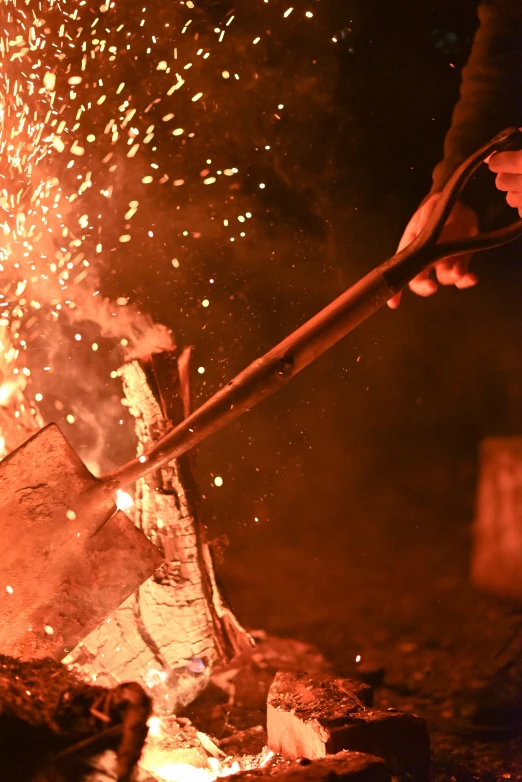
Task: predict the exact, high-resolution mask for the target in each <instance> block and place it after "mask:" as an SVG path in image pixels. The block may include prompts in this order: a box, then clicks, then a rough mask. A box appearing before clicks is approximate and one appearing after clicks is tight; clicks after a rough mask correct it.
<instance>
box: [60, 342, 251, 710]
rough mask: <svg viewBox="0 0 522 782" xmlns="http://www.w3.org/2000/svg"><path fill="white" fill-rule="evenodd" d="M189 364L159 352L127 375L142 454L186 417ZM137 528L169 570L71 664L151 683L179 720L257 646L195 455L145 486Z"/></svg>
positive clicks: (107, 678) (139, 489)
mask: <svg viewBox="0 0 522 782" xmlns="http://www.w3.org/2000/svg"><path fill="white" fill-rule="evenodd" d="M188 356H189V354H188V352H184V353H182V354H181V355H180V356H178V355H176V354H175V353H174V352H168V353H160V354H156V355H154V356H151V357H148V358H146V359H141V360H135V361H132V362H130V363H128V364H126V365H125V366H124V367H123V369H122V370H121V375H122V378H123V386H124V391H125V397H126V400H127V403H128V406H129V410H130V412H131V414H132V415H133V417H134V419H135V429H136V435H137V438H138V455H141V454H142V453H144V452H145V451H146V450H148V449H149V448H151V447H152V445H153V444H154V443H155V442H156V441H157V440H158V439H159V438H160V437H162V436H163V435H164V434H165V433H166V432H167V431H168V430H169V429H171V428H172V427H173V426H175V425H176V424H177V423H179V422H180V421H181V420H182V419H183V417H185V416H186V415H187V414H188V412H189V406H190V394H189V385H188V372H187V370H188ZM135 521H136V524H137V526H138V527H139V528H141V529H142V530H143V532H144V533H145V534H146V535H147V536H148V537H149V538H150V540H151V541H152V542H153V543H155V545H156V546H158V548H160V550H161V551H162V552H163V553H164V555H165V563H164V565H163V566H162V568H160V570H159V571H158V572H157V573H156V574H155V576H154V577H153V578H151V579H149V580H148V581H147V582H146V583H145V584H143V586H141V587H140V588H139V589H138V591H137V592H136V593H135V594H134V595H132V597H130V598H129V599H128V600H126V601H125V602H124V603H123V604H122V605H121V606H120V608H119V609H118V610H117V611H116V612H114V613H113V614H112V616H111V617H110V618H109V619H108V620H107V622H105V623H104V624H103V625H102V626H100V627H99V628H98V629H97V630H96V631H94V632H93V633H91V634H90V635H89V636H87V638H85V639H84V641H83V642H82V643H81V644H80V645H79V646H78V647H77V648H76V649H75V650H74V651H73V652H72V654H71V655H70V656H69V657H68V658H67V662H72V663H74V665H75V667H76V668H77V669H78V670H80V671H81V672H82V673H83V674H85V675H87V676H89V677H92V678H97V679H98V681H103V682H108V683H111V684H113V683H114V682H121V681H123V680H128V679H134V680H138V681H144V682H145V684H146V686H147V687H148V688H149V690H151V691H152V692H153V693H154V695H155V701H156V706H157V708H159V709H160V710H165V711H167V712H172V711H175V710H176V709H178V708H179V707H180V706H183V705H186V704H187V703H189V702H191V701H192V700H193V699H194V698H195V697H196V695H197V694H198V693H199V692H200V691H201V690H202V689H203V688H204V686H205V685H206V683H207V681H208V679H209V676H210V673H211V671H212V669H213V667H214V666H215V665H216V664H217V663H219V662H223V661H226V660H228V659H230V657H232V656H234V655H235V654H236V653H238V652H239V651H241V650H243V649H245V648H247V647H248V646H249V645H250V639H249V636H248V635H247V634H246V633H245V631H244V630H243V629H242V627H241V626H240V625H239V623H238V622H237V620H236V619H235V617H234V615H233V613H232V612H231V611H230V609H229V608H228V607H227V606H226V605H225V604H224V602H223V599H222V597H221V595H220V593H219V590H218V588H217V585H216V580H215V576H214V568H213V562H212V556H211V552H210V549H209V544H208V542H207V540H206V537H205V530H204V527H203V525H202V523H201V521H200V519H199V516H198V511H197V491H196V487H195V483H194V479H193V476H192V471H191V465H190V457H188V456H185V457H182V458H180V459H178V460H173V461H172V462H170V463H169V464H168V465H167V466H165V467H163V468H162V469H160V470H158V471H156V472H155V473H153V474H152V475H151V476H149V477H147V478H144V479H141V480H140V481H138V483H137V485H136V509H135Z"/></svg>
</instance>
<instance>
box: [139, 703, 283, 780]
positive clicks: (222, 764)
mask: <svg viewBox="0 0 522 782" xmlns="http://www.w3.org/2000/svg"><path fill="white" fill-rule="evenodd" d="M147 725H148V728H149V734H148V739H147V743H146V746H145V750H144V752H143V755H142V757H141V761H140V767H141V768H143V769H144V770H145V771H148V772H149V773H150V774H153V775H154V777H156V778H157V779H159V780H162V782H214V780H216V779H223V778H224V777H230V776H232V775H233V774H237V773H239V772H240V771H242V770H243V769H244V768H246V767H247V768H263V767H264V766H266V765H267V764H268V763H269V762H270V760H271V759H272V758H273V757H274V753H273V752H272V750H269V749H268V748H266V747H265V749H264V750H263V751H262V752H261V753H260V755H258V757H256V758H249V761H250V762H249V763H248V766H245V765H244V764H243V766H242V765H241V764H240V763H239V761H238V760H233V759H232V758H230V757H228V758H227V757H226V756H225V754H224V753H223V752H222V751H221V750H220V749H218V747H216V746H215V744H214V742H213V741H212V739H211V738H210V737H209V736H207V735H206V734H205V733H200V732H199V731H198V732H197V734H196V735H197V737H198V739H199V741H200V743H201V745H202V747H203V748H204V749H205V751H206V752H212V747H214V751H213V752H212V754H213V755H214V757H212V756H210V757H208V758H206V760H204V759H202V758H201V757H198V759H197V761H196V762H198V764H199V763H200V760H202V763H201V764H199V765H192V764H190V763H186V762H184V763H176V762H169V761H170V760H172V761H175V760H176V752H177V751H176V749H173V750H171V751H169V750H168V749H166V743H165V742H166V741H168V737H169V728H168V726H167V725H166V724H165V722H164V721H163V720H162V719H161V718H160V717H157V716H153V717H150V719H149V721H148V722H147ZM180 752H181V753H183V755H184V757H183V760H185V759H186V750H180ZM218 753H219V755H221V756H222V759H219V758H218V757H216V756H215V755H217V754H218ZM178 757H179V756H178ZM180 759H181V758H180Z"/></svg>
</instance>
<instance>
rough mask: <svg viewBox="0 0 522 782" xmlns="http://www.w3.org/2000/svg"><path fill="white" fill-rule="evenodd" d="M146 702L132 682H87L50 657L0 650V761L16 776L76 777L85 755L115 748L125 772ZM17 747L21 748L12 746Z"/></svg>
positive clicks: (63, 781) (143, 729)
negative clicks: (29, 656)
mask: <svg viewBox="0 0 522 782" xmlns="http://www.w3.org/2000/svg"><path fill="white" fill-rule="evenodd" d="M150 711H151V702H150V699H149V698H148V696H147V695H146V694H145V692H144V691H143V690H142V688H141V687H140V686H139V685H137V684H133V683H130V684H125V685H120V686H119V687H116V688H114V689H113V690H110V689H107V688H105V687H100V686H97V685H91V684H87V683H86V682H83V681H81V680H80V679H78V678H77V676H76V675H75V674H73V673H71V672H70V671H69V670H68V669H67V667H66V666H64V665H62V664H61V663H58V662H56V661H54V660H49V659H43V660H36V661H31V662H22V661H20V660H15V659H13V658H10V657H7V656H4V655H2V656H0V735H1V736H2V741H1V742H0V769H1V770H2V775H3V776H2V779H6V780H10V781H12V780H16V781H17V782H76V780H82V779H83V778H84V775H85V772H86V769H87V768H88V760H87V759H88V758H89V757H91V756H93V755H94V754H97V753H100V752H101V751H102V750H104V749H108V748H110V749H113V750H114V751H116V755H117V764H116V771H117V776H116V779H119V780H122V782H123V780H128V779H130V775H131V772H132V769H133V768H134V766H135V764H136V762H137V760H138V758H139V755H140V752H141V748H142V746H143V742H144V741H145V737H146V734H147V720H148V718H149V715H150ZM21 747H23V751H20V748H21Z"/></svg>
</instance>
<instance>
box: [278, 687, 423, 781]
mask: <svg viewBox="0 0 522 782" xmlns="http://www.w3.org/2000/svg"><path fill="white" fill-rule="evenodd" d="M267 731H268V746H269V748H270V749H271V750H272V751H273V752H275V753H277V754H280V755H282V756H283V757H284V758H287V759H290V760H295V759H298V758H308V759H309V760H316V759H318V758H323V757H325V756H326V755H334V754H336V753H338V752H340V751H342V750H351V751H355V752H363V753H367V754H370V755H376V756H377V757H380V758H383V759H384V760H385V761H386V762H387V763H388V764H389V766H390V769H391V771H392V773H393V774H395V775H400V774H410V775H412V776H413V777H414V778H415V779H418V780H427V779H428V775H429V766H430V744H429V736H428V729H427V725H426V722H425V721H424V720H423V719H421V718H420V717H416V716H414V715H413V714H401V713H399V712H397V711H379V710H378V709H374V708H372V690H371V688H370V687H368V685H365V684H363V683H361V682H356V681H352V680H350V679H340V678H335V677H333V676H331V677H328V676H308V675H306V674H291V673H288V672H286V673H278V674H277V676H276V678H275V680H274V683H273V685H272V687H271V688H270V692H269V697H268V703H267Z"/></svg>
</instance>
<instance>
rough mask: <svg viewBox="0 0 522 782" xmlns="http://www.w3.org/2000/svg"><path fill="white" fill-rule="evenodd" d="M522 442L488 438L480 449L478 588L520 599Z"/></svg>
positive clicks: (475, 561) (474, 564) (475, 559)
mask: <svg viewBox="0 0 522 782" xmlns="http://www.w3.org/2000/svg"><path fill="white" fill-rule="evenodd" d="M521 497H522V437H488V438H487V439H486V440H484V441H483V442H482V444H481V449H480V482H479V489H478V498H477V515H476V520H475V526H474V535H475V544H474V551H473V557H472V564H471V577H472V581H473V583H474V584H476V585H477V586H479V587H482V588H483V589H487V590H488V591H490V592H493V593H494V594H497V595H500V596H502V597H515V598H520V597H522V583H521V580H520V572H521V571H522V501H521Z"/></svg>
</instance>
